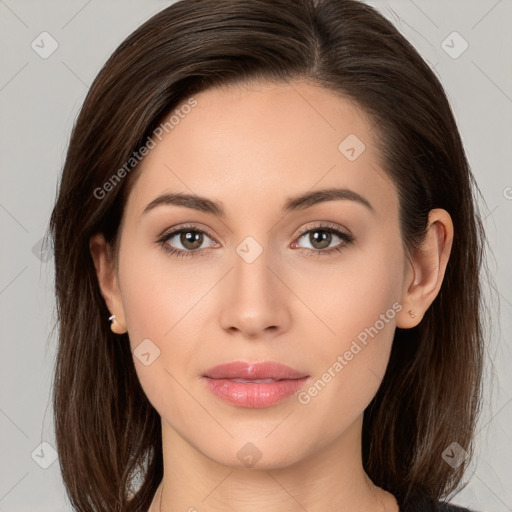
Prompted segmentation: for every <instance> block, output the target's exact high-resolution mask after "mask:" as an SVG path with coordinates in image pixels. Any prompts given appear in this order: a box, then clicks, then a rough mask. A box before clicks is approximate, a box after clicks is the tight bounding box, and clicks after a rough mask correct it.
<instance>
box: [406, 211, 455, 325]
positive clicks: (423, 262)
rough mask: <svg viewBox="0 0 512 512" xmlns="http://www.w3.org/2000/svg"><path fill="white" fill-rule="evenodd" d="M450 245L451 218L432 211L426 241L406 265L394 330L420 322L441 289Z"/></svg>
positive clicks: (451, 234) (445, 212)
mask: <svg viewBox="0 0 512 512" xmlns="http://www.w3.org/2000/svg"><path fill="white" fill-rule="evenodd" d="M452 243H453V223H452V220H451V217H450V214H449V213H448V212H447V211H446V210H442V209H439V208H438V209H434V210H431V211H430V213H429V219H428V228H427V234H426V236H425V239H424V241H423V243H422V244H421V246H420V247H419V248H417V249H415V250H414V251H413V253H412V255H411V257H410V258H409V260H408V263H407V265H408V268H407V271H406V273H405V276H406V277H405V280H404V286H403V292H402V302H401V303H402V305H403V310H402V311H401V312H400V314H399V315H398V316H397V327H400V328H402V329H410V328H411V327H415V326H416V325H418V324H419V323H420V322H421V320H422V318H423V316H424V314H425V312H426V311H427V309H428V308H429V307H430V305H431V304H432V302H433V301H434V299H435V298H436V297H437V295H438V293H439V290H440V289H441V285H442V282H443V278H444V274H445V271H446V267H447V265H448V260H449V257H450V252H451V248H452Z"/></svg>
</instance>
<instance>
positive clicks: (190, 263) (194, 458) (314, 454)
mask: <svg viewBox="0 0 512 512" xmlns="http://www.w3.org/2000/svg"><path fill="white" fill-rule="evenodd" d="M195 98H196V100H197V101H198V105H197V106H196V107H195V108H194V109H192V111H191V112H190V113H189V114H188V115H187V116H186V117H185V118H184V119H182V120H180V122H179V124H178V125H176V126H175V127H174V129H173V130H171V131H170V132H169V133H168V134H166V135H165V136H164V138H163V139H162V141H161V142H159V143H158V144H157V146H156V147H155V148H154V149H152V150H151V152H150V153H149V155H148V156H147V157H146V159H145V160H144V161H143V163H142V166H141V168H140V169H139V171H137V172H140V173H141V174H140V176H139V177H138V180H137V181H136V183H135V186H134V188H133V190H132V192H131V194H130V196H129V198H128V201H127V204H126V208H125V211H124V215H123V221H122V225H121V228H120V229H121V231H120V233H121V235H120V245H119V252H118V259H117V260H116V259H115V258H114V257H112V255H111V252H110V251H109V247H108V246H107V245H106V243H105V240H104V238H103V235H102V234H101V233H99V234H96V235H95V236H93V237H92V238H91V241H90V248H91V254H92V256H93V259H94V263H95V267H96V271H97V275H98V281H99V284H100V288H101V291H102V294H103V297H104V299H105V301H106V304H107V306H108V308H109V310H110V312H111V313H112V314H115V315H116V323H114V324H113V326H112V329H113V330H114V332H118V333H121V332H126V331H128V333H129V338H130V344H131V349H132V350H135V349H136V348H137V346H138V345H139V344H140V343H141V342H142V340H144V339H146V338H149V339H150V340H151V342H152V343H153V344H154V345H155V346H157V347H158V349H159V350H160V355H159V357H157V358H156V359H154V361H153V362H152V363H151V364H150V365H148V366H146V365H144V364H142V362H141V361H140V360H139V359H138V358H137V357H134V365H135V368H136V371H137V374H138V376H139V379H140V382H141V385H142V387H143V389H144V391H145V393H146V395H147V397H148V399H149V401H150V402H151V403H152V405H153V406H154V407H155V409H156V410H157V411H158V413H159V414H160V415H161V418H162V441H163V456H164V478H163V493H162V492H161V491H162V486H160V488H159V490H158V492H157V493H156V495H155V497H154V501H153V504H152V506H151V509H150V510H152V511H158V510H160V509H159V504H160V503H159V502H160V500H161V510H162V511H172V510H183V511H186V510H196V509H197V510H199V511H221V510H222V511H237V512H256V511H259V512H261V511H265V512H274V511H282V510H290V511H299V510H300V511H303V510H307V511H308V512H316V511H324V510H337V511H340V512H348V511H350V512H355V511H366V512H368V511H370V512H371V511H382V510H386V511H397V510H398V506H397V503H396V500H395V498H394V496H392V495H391V494H390V493H388V492H386V491H384V490H383V489H380V488H378V487H376V486H374V485H373V484H372V483H371V481H370V479H369V478H368V476H367V475H366V473H365V472H364V470H363V467H362V460H361V429H362V419H363V412H364V410H365V408H366V406H367V405H368V404H369V402H370V401H371V399H372V398H373V396H374V395H375V394H376V392H377V390H378V387H379V385H380V383H381V380H382V377H383V375H384V372H385V369H386V366H387V363H388V359H389V354H390V350H391V345H392V340H393V334H394V330H395V327H396V326H399V327H401V328H404V329H407V328H411V327H413V326H415V325H417V324H418V323H419V322H420V321H421V319H422V316H423V314H424V313H425V311H426V310H427V309H428V307H429V306H430V304H431V303H432V301H433V300H434V298H435V297H436V295H437V293H438V292H439V289H440V286H441V283H442V279H443V276H444V272H445V268H446V264H447V261H448V258H449V253H450V249H451V244H452V239H453V225H452V222H451V219H450V216H449V215H448V213H447V212H445V211H444V210H439V209H437V210H432V211H431V212H430V218H429V221H430V224H429V229H428V234H427V237H426V239H425V242H424V244H423V245H422V247H421V248H420V249H418V250H417V251H415V252H414V253H412V254H411V255H408V254H407V253H406V251H405V250H404V247H403V244H402V240H401V236H400V226H399V216H398V212H399V209H398V207H399V204H398V196H397V192H396V189H395V186H394V184H393V182H392V181H391V180H390V179H389V178H388V177H387V175H386V174H385V173H384V171H383V170H382V169H381V168H380V167H379V165H378V153H377V150H376V149H375V140H376V139H375V137H376V133H374V131H373V130H372V123H371V122H370V120H369V119H368V118H367V117H366V116H365V115H364V113H363V112H362V111H360V110H358V109H357V108H356V106H355V105H354V104H353V103H351V102H349V101H348V100H346V99H343V98H341V97H340V96H338V95H336V94H335V93H334V92H332V91H329V90H326V89H323V88H320V87H319V86H317V85H315V84H311V83H307V82H293V83H287V84H271V83H258V84H252V85H250V86H246V87H238V86H237V87H231V88H222V89H221V88H217V89H210V90H207V91H204V92H202V93H201V94H198V95H196V96H195ZM349 134H356V135H357V137H358V138H359V139H360V140H361V141H363V142H364V144H365V150H364V151H363V152H362V153H361V154H360V156H359V157H358V158H357V159H355V160H354V161H350V160H349V159H347V158H346V156H345V155H344V154H342V152H341V151H340V150H339V149H338V146H339V144H340V142H341V141H343V140H344V139H345V137H347V135H349ZM329 187H344V188H348V189H350V190H352V191H354V192H356V193H358V194H360V195H361V196H364V198H366V199H367V200H368V201H369V202H370V203H371V205H372V207H373V211H372V210H370V209H369V208H367V207H366V206H364V205H362V204H360V203H358V202H356V201H353V200H348V199H344V200H334V201H327V202H322V203H319V204H316V205H314V206H312V207H310V208H307V209H304V210H299V211H292V212H290V213H287V214H283V213H282V212H281V208H282V206H283V204H284V202H285V201H286V200H287V199H288V198H289V197H291V196H295V195H298V194H302V193H305V192H308V191H311V190H319V189H323V188H329ZM164 192H183V193H192V194H198V195H200V196H205V197H207V198H209V199H211V200H215V201H219V202H221V203H222V205H223V207H224V208H225V210H226V217H225V218H219V217H216V216H215V215H212V214H210V213H206V212H200V211H196V210H192V209H189V208H187V207H184V206H176V205H164V206H159V207H157V208H155V209H153V210H151V211H150V212H148V213H146V214H143V213H142V212H143V210H144V208H145V207H146V205H147V204H148V203H150V202H151V201H152V200H153V199H154V198H156V197H157V196H159V195H160V194H162V193H164ZM319 222H320V223H322V224H325V223H327V224H332V225H335V226H336V227H337V228H339V229H341V230H345V231H348V232H350V233H351V234H352V235H353V237H354V238H355V240H354V242H353V243H351V244H346V243H344V241H343V240H342V239H340V238H338V236H337V235H335V234H333V235H332V238H331V239H330V243H329V242H326V245H327V247H326V246H325V245H324V246H322V245H320V243H319V242H316V245H315V242H314V239H313V240H312V239H311V238H310V237H309V234H310V233H311V232H307V233H306V234H305V235H301V236H299V235H300V233H299V230H300V229H301V228H311V229H313V233H314V232H315V229H316V228H315V225H316V224H317V223H319ZM184 223H187V224H189V223H190V224H193V226H194V228H199V229H205V230H207V231H208V233H209V234H208V235H204V238H203V242H202V244H201V245H200V249H196V252H197V251H202V254H199V253H198V254H197V255H196V256H195V257H191V258H178V257H176V256H173V255H170V254H168V253H166V252H165V250H164V249H163V247H162V246H161V245H159V244H158V243H157V240H158V238H159V237H160V235H161V234H162V233H163V232H164V231H167V232H169V231H170V228H173V227H180V225H181V224H184ZM322 232H323V231H322ZM210 234H211V235H213V236H210ZM311 235H312V233H311ZM248 236H250V237H253V238H254V239H255V240H256V241H257V243H258V244H259V245H260V246H261V247H262V248H263V252H262V253H261V254H260V255H259V257H257V258H256V259H255V261H253V262H252V263H247V261H245V260H244V259H243V258H242V257H241V256H240V255H239V254H238V253H237V251H236V249H237V247H238V246H239V245H240V244H241V242H242V241H244V239H245V238H246V237H248ZM167 244H168V245H169V246H173V247H174V248H178V249H182V250H185V251H186V250H188V251H189V252H190V251H193V249H194V246H193V245H192V244H190V243H189V245H185V244H186V241H185V244H184V243H183V238H181V239H180V235H179V234H178V235H176V236H174V237H173V238H171V239H170V240H168V241H167ZM340 244H344V247H343V250H342V251H341V252H334V253H331V254H329V255H328V254H320V255H318V254H313V252H315V251H316V252H321V251H326V250H327V249H329V248H333V247H337V246H340ZM198 246H199V245H197V246H196V247H198ZM325 247H326V248H325ZM308 249H309V251H308ZM251 250H253V249H251ZM396 303H397V304H399V305H400V306H402V308H401V310H400V311H399V312H398V313H396V315H395V316H394V318H392V319H390V320H389V321H388V322H387V323H385V325H384V327H383V328H381V329H380V330H379V331H378V334H377V335H375V336H374V337H373V338H370V340H369V342H368V343H367V345H366V346H364V348H363V349H362V350H361V351H360V352H358V353H357V355H354V357H353V358H352V359H351V360H350V361H348V362H347V364H346V365H345V366H344V367H343V369H342V370H341V371H339V372H338V373H337V374H336V376H335V377H334V378H332V379H331V381H330V382H329V383H328V384H327V385H326V386H325V387H324V388H323V389H322V390H321V392H318V394H317V395H316V396H313V397H311V400H310V401H309V403H307V404H301V403H299V401H298V400H297V396H294V395H292V396H291V397H289V398H287V399H286V400H284V401H283V402H281V403H279V404H276V405H274V406H271V407H268V408H264V409H247V408H243V407H236V406H233V405H230V404H228V403H226V402H224V401H221V400H220V399H219V398H217V397H216V396H215V395H213V394H212V393H211V392H210V391H209V390H208V389H207V388H206V386H205V384H204V382H203V380H202V379H201V375H202V374H203V372H204V371H205V370H206V369H207V368H210V367H212V366H215V365H217V364H221V363H225V362H229V361H234V360H243V361H247V362H255V361H268V360H272V361H278V362H281V363H283V364H287V365H288V366H291V367H292V368H295V369H297V370H300V371H303V372H305V373H307V374H308V375H310V376H311V378H312V381H313V383H314V382H316V381H317V380H318V379H320V378H321V377H322V375H323V374H324V373H325V372H326V371H327V370H328V368H329V367H332V366H333V363H334V362H335V361H336V360H337V357H338V355H343V354H344V353H345V352H346V351H347V350H349V348H350V346H351V343H352V341H353V340H354V339H356V337H357V335H358V334H359V333H361V332H362V331H364V329H365V328H369V327H370V326H374V325H375V324H376V321H377V320H379V318H380V315H381V314H385V313H386V311H387V310H389V309H390V308H392V305H393V304H396ZM409 310H414V311H415V312H416V313H417V316H416V317H415V318H413V317H412V316H411V315H410V314H409V313H408V311H409ZM248 442H250V443H252V444H253V445H254V446H255V447H257V450H258V451H259V453H260V454H261V458H260V459H259V460H258V461H257V463H256V464H255V465H254V466H253V467H250V468H249V467H247V466H246V465H244V463H243V462H242V461H241V460H240V459H239V458H238V457H237V453H238V452H239V450H240V449H241V448H243V447H244V446H246V444H247V443H248ZM246 449H247V448H246ZM191 507H194V508H191Z"/></svg>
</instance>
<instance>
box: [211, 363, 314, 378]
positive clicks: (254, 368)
mask: <svg viewBox="0 0 512 512" xmlns="http://www.w3.org/2000/svg"><path fill="white" fill-rule="evenodd" d="M203 376H204V377H209V378H211V379H244V380H256V379H273V380H283V379H301V378H304V377H308V375H307V374H305V373H303V372H300V371H298V370H294V369H293V368H290V367H289V366H286V365H284V364H281V363H277V362H275V361H263V362H257V363H247V362H245V361H232V362H230V363H225V364H220V365H218V366H214V367H212V368H210V369H208V370H206V372H205V373H204V375H203Z"/></svg>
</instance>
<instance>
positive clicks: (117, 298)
mask: <svg viewBox="0 0 512 512" xmlns="http://www.w3.org/2000/svg"><path fill="white" fill-rule="evenodd" d="M89 249H90V251H91V256H92V259H93V262H94V268H95V269H96V277H97V279H98V285H99V288H100V292H101V295H102V296H103V299H104V300H105V304H106V305H107V308H108V310H109V311H110V313H111V316H110V318H108V319H105V321H109V322H110V328H111V329H112V332H114V333H116V334H123V333H125V332H126V322H125V315H124V309H123V303H122V300H121V291H120V288H119V283H118V277H117V273H116V269H115V264H114V259H113V257H112V251H111V248H110V246H109V244H108V243H107V242H106V240H105V237H104V235H103V233H97V234H95V235H93V236H91V238H90V239H89ZM112 316H114V318H112Z"/></svg>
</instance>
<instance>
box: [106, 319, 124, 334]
mask: <svg viewBox="0 0 512 512" xmlns="http://www.w3.org/2000/svg"><path fill="white" fill-rule="evenodd" d="M108 321H109V322H110V329H111V330H112V332H113V333H114V334H124V333H125V332H126V329H123V328H122V327H121V326H120V325H119V322H116V315H110V316H109V317H108Z"/></svg>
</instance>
